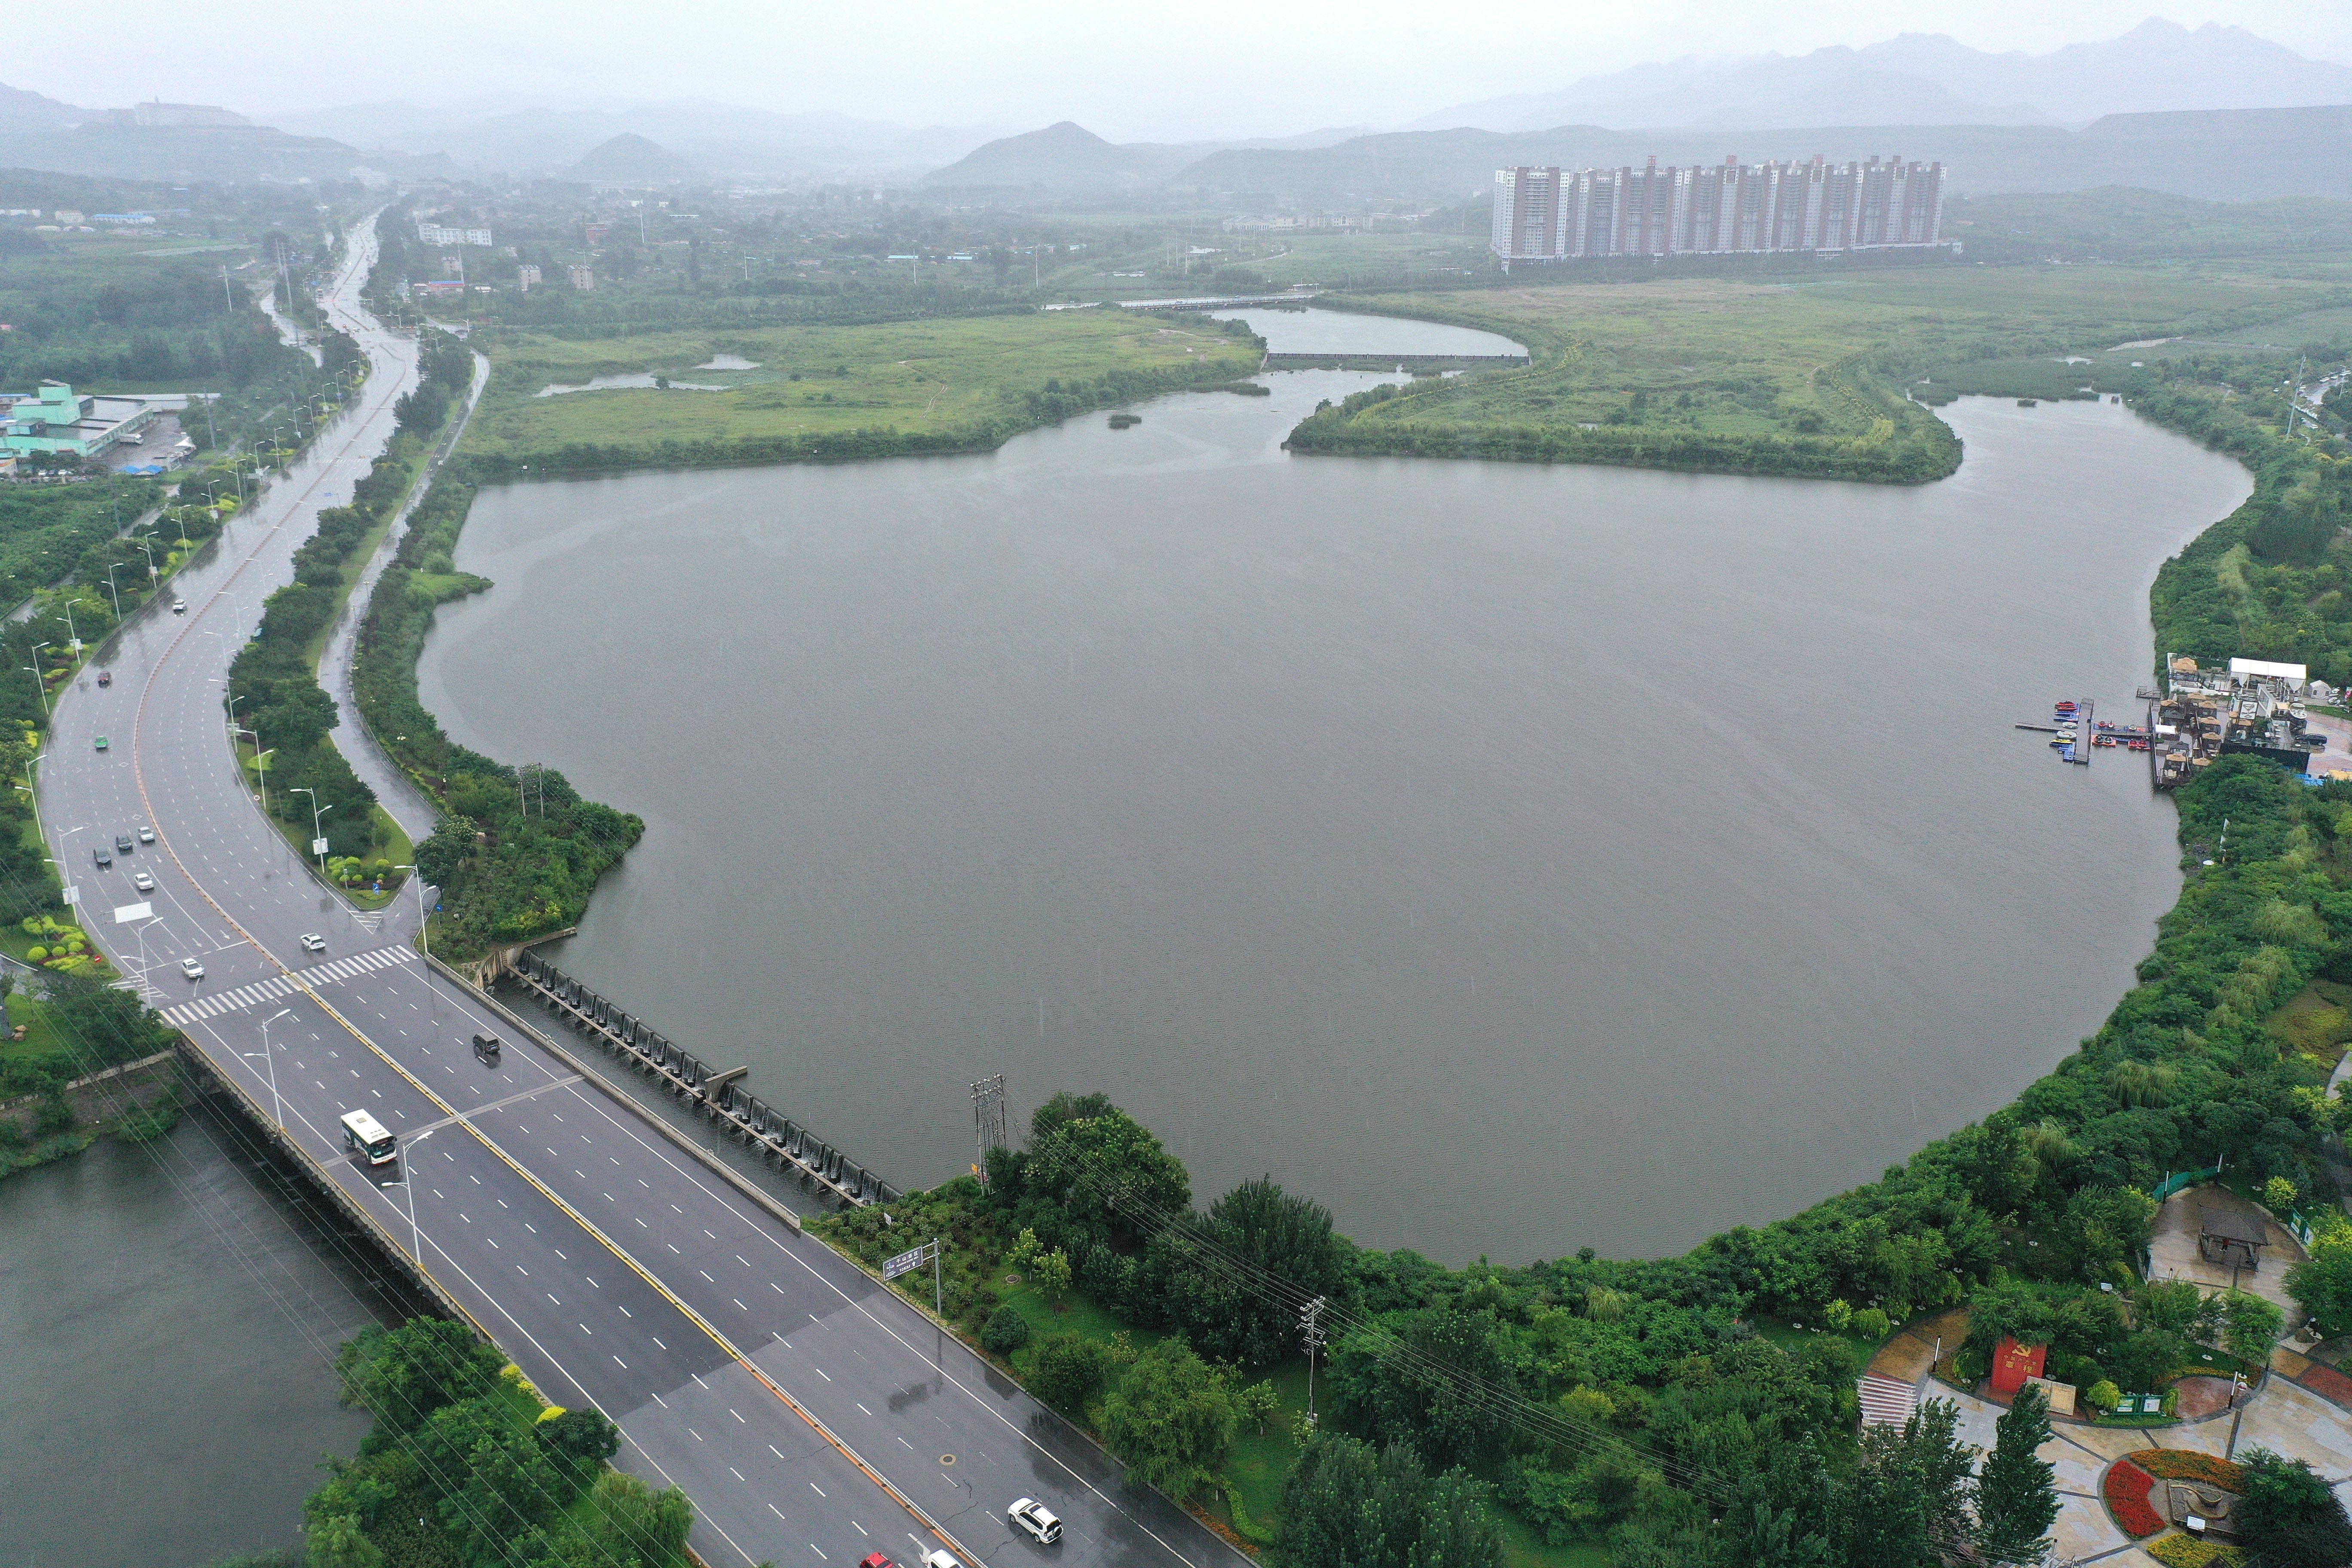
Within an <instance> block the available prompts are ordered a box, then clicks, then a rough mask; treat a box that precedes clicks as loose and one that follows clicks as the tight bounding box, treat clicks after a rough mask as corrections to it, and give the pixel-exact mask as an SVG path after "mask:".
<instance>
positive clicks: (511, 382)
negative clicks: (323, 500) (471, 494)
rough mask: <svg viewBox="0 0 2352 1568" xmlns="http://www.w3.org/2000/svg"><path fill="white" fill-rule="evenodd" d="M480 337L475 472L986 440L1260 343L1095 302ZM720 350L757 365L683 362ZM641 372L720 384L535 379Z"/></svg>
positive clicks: (1190, 380) (899, 450)
mask: <svg viewBox="0 0 2352 1568" xmlns="http://www.w3.org/2000/svg"><path fill="white" fill-rule="evenodd" d="M477 346H478V347H480V348H482V349H483V350H484V351H485V352H486V353H488V355H489V356H490V359H491V363H492V371H491V376H490V382H489V385H488V387H487V388H486V389H485V390H484V392H483V395H482V399H481V403H480V405H479V407H478V409H477V411H476V414H475V416H474V419H473V421H472V423H471V424H470V425H469V426H467V432H466V437H465V439H464V441H463V443H462V444H461V450H462V452H463V454H464V457H465V458H466V461H467V467H468V468H469V470H470V471H472V472H474V473H476V474H478V475H479V476H481V477H484V478H492V477H504V476H509V475H512V474H515V473H519V472H520V471H521V470H522V469H523V468H526V467H528V468H531V469H532V470H533V471H536V472H547V471H562V470H585V469H590V468H626V467H633V466H642V465H647V464H652V465H660V466H682V465H692V464H701V463H728V462H791V461H801V460H807V459H810V458H854V457H887V456H892V455H898V454H905V453H917V452H951V451H984V450H988V449H992V448H993V447H997V446H1000V445H1002V444H1003V442H1004V441H1005V440H1006V439H1007V438H1009V437H1012V436H1013V435H1016V434H1018V433H1020V432H1021V431H1023V430H1027V429H1032V428H1034V427H1035V426H1040V425H1045V424H1050V423H1053V422H1054V421H1055V420H1058V419H1065V418H1068V417H1071V416H1075V415H1077V414H1082V413H1085V412H1087V410H1090V409H1095V408H1101V407H1107V406H1112V405H1118V404H1120V403H1125V402H1129V401H1132V400H1134V399H1137V398H1140V397H1147V396H1153V395H1160V394H1163V393H1168V392H1176V391H1181V390H1184V389H1185V388H1187V387H1198V386H1207V385H1215V384H1224V383H1230V382H1233V381H1235V380H1237V379H1240V378H1243V377H1246V376H1249V375H1252V374H1255V372H1256V370H1257V368H1258V363H1259V357H1260V353H1261V351H1260V349H1259V348H1258V346H1257V344H1256V342H1255V339H1252V338H1248V337H1245V336H1242V335H1239V332H1238V331H1234V330H1227V329H1225V328H1223V327H1220V326H1218V325H1216V324H1214V323H1211V322H1207V321H1201V320H1199V319H1198V318H1187V319H1178V320H1170V319H1167V318H1163V317H1159V316H1146V315H1139V314H1133V313H1129V312H1124V311H1103V310H1067V311H1053V312H1043V313H1033V312H1024V313H1020V314H1011V315H994V316H982V317H970V318H956V319H950V320H939V321H905V322H887V323H876V324H868V325H860V326H811V327H796V328H789V329H780V328H733V329H730V328H728V327H724V326H712V327H709V328H697V329H693V330H679V331H656V332H642V333H632V334H628V335H625V336H620V335H616V336H613V337H609V338H573V337H553V336H549V335H546V334H542V333H537V332H532V331H527V330H522V329H509V330H507V331H500V332H497V333H494V334H490V335H489V336H488V337H486V338H485V339H483V340H482V341H481V342H479V343H478V345H477ZM718 353H730V354H734V355H737V356H739V357H740V358H744V359H748V360H751V361H754V362H756V363H758V365H759V367H760V368H759V369H757V370H755V371H738V372H726V371H698V370H695V369H693V368H692V367H693V366H695V365H696V364H698V363H702V362H704V361H707V360H708V359H709V358H710V357H711V356H712V355H714V354H718ZM614 374H664V375H667V376H669V377H671V378H673V379H674V380H675V381H677V382H678V383H690V384H710V385H717V386H722V387H724V388H725V390H722V391H715V392H711V391H702V392H698V391H689V390H687V388H686V387H685V386H684V385H676V386H673V387H672V388H670V389H669V390H667V391H662V390H656V389H652V388H635V389H630V388H610V389H602V390H595V391H587V392H572V393H565V394H562V395H551V396H541V395H540V394H541V391H542V390H543V389H544V388H545V387H547V386H549V385H551V384H562V385H580V384H585V383H587V382H589V381H591V380H593V379H594V378H596V377H598V376H604V375H614Z"/></svg>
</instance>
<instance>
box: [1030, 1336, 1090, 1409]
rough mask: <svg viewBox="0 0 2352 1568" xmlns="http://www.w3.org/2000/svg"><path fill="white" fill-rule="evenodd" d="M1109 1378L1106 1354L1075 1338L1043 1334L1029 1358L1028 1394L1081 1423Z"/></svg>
mask: <svg viewBox="0 0 2352 1568" xmlns="http://www.w3.org/2000/svg"><path fill="white" fill-rule="evenodd" d="M1109 1374H1110V1354H1109V1352H1108V1351H1106V1350H1105V1349H1104V1348H1103V1347H1102V1346H1101V1345H1099V1344H1097V1343H1096V1342H1094V1341H1092V1340H1083V1339H1080V1338H1079V1337H1078V1336H1077V1335H1076V1334H1047V1335H1046V1336H1045V1338H1044V1339H1041V1340H1039V1341H1038V1342H1037V1348H1036V1349H1035V1350H1034V1351H1032V1352H1030V1356H1029V1392H1030V1393H1032V1394H1035V1395H1036V1396H1037V1397H1038V1398H1040V1399H1042V1400H1044V1401H1045V1403H1046V1404H1048V1405H1052V1406H1053V1407H1054V1408H1055V1409H1056V1410H1058V1411H1060V1412H1061V1413H1062V1414H1063V1415H1069V1416H1074V1417H1077V1418H1079V1419H1084V1418H1085V1415H1086V1409H1087V1405H1090V1404H1092V1403H1093V1402H1094V1399H1095V1396H1096V1395H1097V1394H1100V1393H1101V1392H1102V1387H1103V1383H1104V1381H1105V1380H1106V1379H1107V1378H1108V1376H1109Z"/></svg>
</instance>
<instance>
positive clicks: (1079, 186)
mask: <svg viewBox="0 0 2352 1568" xmlns="http://www.w3.org/2000/svg"><path fill="white" fill-rule="evenodd" d="M1189 161H1190V160H1189V159H1188V157H1187V156H1186V154H1185V150H1183V149H1177V148H1167V147H1155V146H1148V145H1137V146H1124V147H1123V146H1118V145H1117V144H1115V143H1112V142H1106V141H1104V140H1103V139H1102V138H1101V137H1099V136H1097V135H1096V134H1095V133H1094V132H1091V131H1089V130H1087V128H1086V127H1085V126H1083V125H1080V124H1077V123H1076V121H1068V120H1065V121H1060V122H1059V123H1058V124H1054V125H1048V126H1046V127H1045V129H1044V130H1043V131H1025V132H1022V133H1021V134H1020V135H1018V136H1006V137H1003V138H1001V139H1000V140H997V141H994V142H989V143H988V144H987V145H985V146H982V147H978V148H975V149H973V150H972V151H971V152H970V153H966V154H965V155H964V156H963V157H961V158H959V159H957V160H956V161H955V162H954V163H950V164H949V165H948V166H947V167H946V168H944V169H935V170H933V171H932V172H931V173H929V174H926V175H924V176H923V184H926V185H931V186H942V185H945V186H953V187H960V188H986V187H1021V188H1035V189H1044V190H1049V191H1092V190H1114V189H1117V188H1118V187H1120V186H1122V185H1139V184H1150V183H1152V182H1154V181H1157V180H1159V179H1161V178H1163V177H1165V176H1166V175H1169V174H1173V173H1175V172H1176V170H1177V169H1179V168H1181V167H1182V166H1183V165H1184V163H1187V162H1189Z"/></svg>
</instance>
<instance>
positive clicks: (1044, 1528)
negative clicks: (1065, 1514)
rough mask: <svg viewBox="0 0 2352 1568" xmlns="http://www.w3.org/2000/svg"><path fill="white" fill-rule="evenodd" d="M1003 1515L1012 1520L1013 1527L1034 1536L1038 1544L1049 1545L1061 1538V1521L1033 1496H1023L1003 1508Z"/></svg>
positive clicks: (1052, 1511)
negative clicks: (1011, 1504) (1006, 1507)
mask: <svg viewBox="0 0 2352 1568" xmlns="http://www.w3.org/2000/svg"><path fill="white" fill-rule="evenodd" d="M1004 1517H1005V1518H1007V1519H1009V1520H1011V1521H1013V1527H1014V1528H1015V1529H1017V1530H1022V1531H1027V1532H1028V1533H1029V1534H1031V1535H1033V1536H1034V1537H1036V1540H1037V1544H1038V1545H1040V1546H1051V1545H1053V1544H1054V1542H1056V1541H1059V1540H1061V1539H1062V1521H1060V1520H1058V1519H1056V1518H1055V1517H1054V1510H1052V1509H1050V1508H1047V1507H1046V1506H1045V1504H1044V1503H1042V1502H1039V1501H1038V1500H1036V1499H1035V1498H1029V1497H1025V1498H1023V1499H1022V1500H1020V1501H1019V1502H1016V1503H1014V1504H1013V1506H1012V1507H1011V1508H1008V1509H1006V1510H1004Z"/></svg>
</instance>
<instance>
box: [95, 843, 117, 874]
mask: <svg viewBox="0 0 2352 1568" xmlns="http://www.w3.org/2000/svg"><path fill="white" fill-rule="evenodd" d="M89 858H91V859H93V860H95V861H97V862H98V864H99V868H100V869H101V870H103V869H104V868H107V867H109V866H111V865H113V864H114V851H113V850H111V849H109V848H108V847H106V846H105V845H103V844H101V845H100V846H99V847H97V848H95V849H93V850H91V851H90V852H89Z"/></svg>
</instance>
